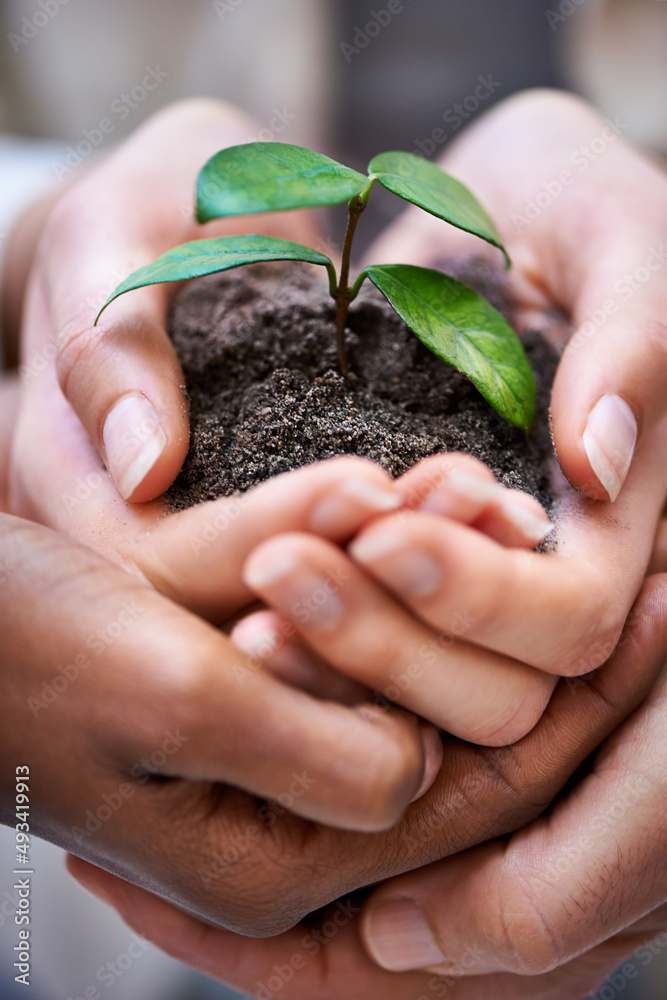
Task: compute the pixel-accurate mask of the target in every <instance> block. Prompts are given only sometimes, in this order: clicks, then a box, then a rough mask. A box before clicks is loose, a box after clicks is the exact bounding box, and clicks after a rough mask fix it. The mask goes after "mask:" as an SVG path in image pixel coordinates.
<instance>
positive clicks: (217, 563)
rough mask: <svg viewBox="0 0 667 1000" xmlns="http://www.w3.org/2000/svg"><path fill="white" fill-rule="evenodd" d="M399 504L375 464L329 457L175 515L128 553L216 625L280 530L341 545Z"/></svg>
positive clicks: (246, 597) (244, 595) (241, 596)
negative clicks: (254, 559)
mask: <svg viewBox="0 0 667 1000" xmlns="http://www.w3.org/2000/svg"><path fill="white" fill-rule="evenodd" d="M400 502H401V501H400V496H399V494H398V492H397V490H396V488H395V487H394V485H393V483H392V480H391V478H390V476H389V474H388V473H387V472H385V471H384V470H383V469H381V468H380V466H379V465H376V464H375V463H373V462H369V461H368V460H366V459H362V458H356V457H347V456H345V457H340V458H333V459H329V460H328V461H325V462H318V463H317V465H315V466H310V467H307V468H304V469H297V470H295V471H294V472H288V473H285V474H283V475H281V476H276V477H275V478H274V479H271V480H269V481H268V482H267V483H264V484H263V485H262V486H259V487H256V488H255V489H253V490H251V491H250V492H248V493H246V494H244V495H243V496H240V497H239V496H235V497H226V498H224V499H221V500H215V501H213V502H211V503H206V504H200V505H199V506H197V507H193V508H190V509H189V510H186V511H182V512H180V513H178V514H175V515H174V516H172V517H169V518H167V519H165V520H164V521H163V522H162V523H161V524H159V525H158V526H157V527H156V528H155V529H154V530H153V531H152V532H151V533H150V534H148V535H141V536H140V537H139V538H137V539H135V540H134V542H133V546H132V547H128V548H127V550H126V555H127V558H128V560H131V561H133V562H134V563H135V564H136V565H137V566H138V567H139V568H140V569H141V571H142V572H143V573H144V574H146V575H147V576H148V577H149V579H150V580H151V581H152V582H153V584H154V585H155V586H156V587H158V589H159V590H161V591H162V592H163V593H165V594H168V595H169V596H170V597H173V598H174V599H175V600H177V601H178V602H179V603H180V604H184V605H185V606H186V607H188V608H190V609H191V610H193V611H195V612H196V613H197V614H199V615H203V616H204V617H206V618H209V619H210V620H212V621H217V622H220V621H224V620H225V619H226V618H227V617H229V615H231V614H232V613H234V612H235V611H237V610H238V608H240V607H242V606H243V605H245V604H247V603H248V602H249V601H250V600H251V598H252V594H251V591H250V590H249V589H248V587H247V586H246V585H245V584H244V583H243V580H242V576H241V570H242V568H243V564H244V562H245V560H246V559H247V557H248V556H249V554H250V552H251V551H252V549H253V548H255V546H257V545H258V544H259V543H260V542H262V541H264V540H265V539H267V538H270V537H271V536H272V535H275V534H280V533H281V532H285V531H309V532H313V533H315V534H320V535H323V536H324V537H326V538H330V539H331V540H332V541H336V542H344V541H347V540H348V539H349V538H351V537H352V535H353V534H354V533H355V532H356V531H357V530H358V529H359V528H360V527H361V525H362V524H365V523H366V522H368V521H371V520H372V519H373V518H375V517H377V516H378V515H380V514H383V513H386V512H387V511H389V510H395V509H396V508H397V507H398V506H399V504H400Z"/></svg>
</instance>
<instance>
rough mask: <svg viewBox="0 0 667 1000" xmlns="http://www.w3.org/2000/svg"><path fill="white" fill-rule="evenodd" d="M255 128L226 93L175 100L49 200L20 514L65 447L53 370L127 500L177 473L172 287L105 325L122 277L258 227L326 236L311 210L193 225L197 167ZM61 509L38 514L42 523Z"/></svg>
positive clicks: (182, 442) (26, 394)
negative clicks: (40, 403) (192, 243)
mask: <svg viewBox="0 0 667 1000" xmlns="http://www.w3.org/2000/svg"><path fill="white" fill-rule="evenodd" d="M256 131H257V126H256V124H255V123H254V122H253V121H252V119H250V118H249V117H248V116H246V115H245V114H244V113H242V112H241V111H238V110H236V109H234V108H232V107H231V106H229V105H226V104H224V103H223V102H220V101H215V100H204V99H199V100H190V101H184V102H182V103H180V104H175V105H172V106H170V107H168V108H167V109H165V110H163V111H161V112H160V113H158V114H157V115H155V116H154V117H153V118H151V119H150V120H149V121H148V122H147V123H146V124H145V125H143V126H142V127H140V128H139V129H137V131H136V132H135V133H134V134H133V135H132V136H131V137H130V138H129V139H127V140H126V141H125V142H123V143H122V144H121V145H120V146H119V147H118V149H116V150H115V151H114V152H113V153H112V154H110V155H109V156H108V157H106V158H105V159H103V160H102V161H101V162H100V163H99V164H98V165H97V166H95V167H94V168H92V169H90V170H88V171H87V172H86V173H85V175H84V176H82V177H81V179H80V180H77V181H74V182H73V183H72V184H71V186H70V187H69V189H68V190H67V191H65V192H64V193H63V194H62V196H61V197H60V198H58V199H57V200H56V203H55V207H53V208H51V210H50V213H49V214H48V217H47V220H46V223H45V225H44V228H43V231H42V232H41V238H40V240H39V245H38V249H37V252H36V254H35V257H34V262H33V265H32V269H31V273H30V274H29V277H28V279H27V296H26V300H25V306H24V309H23V313H24V316H23V329H22V333H21V366H22V372H23V402H22V413H21V417H20V420H19V427H18V440H17V445H16V449H15V456H17V460H16V462H15V471H14V504H15V510H16V512H17V513H18V514H20V515H24V516H30V517H33V516H36V515H37V514H38V513H40V511H39V508H40V507H42V508H43V507H47V508H48V506H49V502H50V501H51V500H52V497H51V496H50V495H49V493H48V492H47V493H46V495H45V494H44V493H43V491H42V490H41V484H40V483H38V482H36V478H37V476H36V474H33V471H34V470H33V466H34V465H36V464H39V462H40V460H41V459H42V457H43V456H44V453H45V451H46V450H47V449H51V448H53V449H54V458H55V459H56V460H57V459H58V457H59V456H62V455H63V454H65V452H66V448H67V446H68V444H69V443H70V442H69V438H68V433H67V428H66V427H65V428H62V427H61V424H60V413H58V412H56V408H53V409H52V408H51V407H49V406H47V407H40V408H38V407H36V405H35V401H36V399H37V398H38V397H39V396H40V395H41V393H42V386H43V385H44V384H45V379H46V380H48V379H49V378H50V379H57V384H58V385H59V386H60V389H61V390H62V392H63V394H64V396H65V398H66V399H67V401H68V402H69V404H70V405H71V407H72V409H73V411H74V413H76V415H77V416H78V417H79V419H80V421H81V423H82V424H83V427H84V428H85V431H86V432H87V435H88V437H89V439H90V441H91V442H92V444H93V446H94V448H95V449H96V450H97V451H98V452H99V454H100V455H101V456H102V457H103V458H104V461H105V463H106V467H107V469H108V470H109V471H110V473H111V475H112V477H113V480H114V482H115V485H116V487H117V488H118V491H119V492H120V494H121V495H122V497H124V498H125V499H132V500H134V501H148V500H151V499H153V498H155V497H157V496H159V495H160V494H161V493H162V492H163V491H164V490H165V489H166V488H167V487H168V486H169V485H170V484H171V482H172V481H173V479H174V478H175V477H176V475H177V473H178V472H179V470H180V467H181V464H182V462H183V459H184V457H185V454H186V451H187V447H188V412H187V404H186V401H185V397H184V394H183V374H182V372H181V369H180V365H179V363H178V360H177V358H176V354H175V351H174V348H173V345H172V344H171V341H170V340H169V338H168V337H167V334H166V332H165V317H166V311H167V306H168V301H169V297H170V294H171V292H172V291H173V287H171V286H170V287H166V286H159V287H158V286H152V287H151V288H147V289H142V290H139V291H136V292H135V293H133V295H132V296H130V297H128V298H127V299H126V300H123V299H121V300H119V301H118V302H117V303H115V304H114V307H113V309H111V310H108V311H106V312H105V313H104V314H103V316H102V317H101V319H100V322H99V323H98V325H97V326H96V327H93V321H94V319H95V316H96V314H97V312H98V311H99V309H100V308H101V306H102V304H103V303H104V301H105V299H106V298H107V296H108V295H109V294H110V292H111V291H112V290H113V288H114V287H115V286H116V285H117V284H118V283H119V282H120V281H121V280H122V279H123V278H125V277H127V275H128V274H129V273H130V272H132V271H133V270H135V269H136V268H138V267H141V266H142V265H143V264H147V263H149V262H150V261H152V260H154V259H155V257H156V256H158V255H159V254H160V253H163V252H164V251H165V250H167V249H169V248H171V247H173V246H175V245H177V244H179V243H182V242H185V241H186V240H188V239H196V238H203V237H204V236H218V235H222V234H224V233H226V232H256V231H259V232H264V233H267V234H268V235H280V236H288V237H289V238H291V239H294V240H296V241H301V242H306V243H312V240H313V239H315V240H316V239H317V231H316V228H315V226H314V223H313V221H312V216H311V215H310V214H309V213H304V212H293V213H291V214H290V215H289V216H288V217H287V216H285V214H284V213H282V214H280V213H278V214H275V215H271V216H263V217H257V216H253V217H249V218H246V219H244V220H238V219H234V220H233V222H232V223H231V229H230V225H229V224H225V223H224V222H215V223H212V224H209V225H208V226H206V227H205V228H204V227H202V226H198V225H196V223H195V221H194V215H193V213H194V188H195V180H196V176H197V171H198V170H199V168H200V167H201V166H202V165H203V164H204V162H205V161H206V160H207V159H208V158H209V157H210V156H212V155H213V153H214V152H216V151H217V150H218V149H220V148H222V147H224V146H230V145H234V144H236V143H242V142H247V141H249V139H250V138H251V137H252V135H253V133H254V132H256ZM51 201H53V196H52V198H51ZM29 257H30V255H29V254H28V253H27V251H26V252H24V253H23V254H22V258H26V259H29ZM15 284H17V285H18V284H20V281H19V278H18V277H17V278H16V279H15ZM3 291H4V289H3ZM10 291H11V289H8V290H7V293H8V294H9V292H10ZM13 311H14V312H17V311H18V310H17V309H14V310H13ZM51 398H53V394H52V393H51V394H50V399H51ZM36 409H39V411H40V412H39V414H38V415H36V414H35V410H36ZM40 494H41V495H40ZM54 517H55V514H54V513H53V512H51V516H50V517H48V518H47V517H45V516H44V511H41V516H39V517H38V518H37V519H38V520H41V521H43V522H45V523H51V522H52V521H53V519H54Z"/></svg>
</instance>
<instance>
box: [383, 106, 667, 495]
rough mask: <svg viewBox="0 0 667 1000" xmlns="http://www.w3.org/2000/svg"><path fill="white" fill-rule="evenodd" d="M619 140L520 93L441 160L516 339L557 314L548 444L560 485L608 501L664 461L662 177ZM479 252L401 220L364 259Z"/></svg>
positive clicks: (464, 238)
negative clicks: (498, 280)
mask: <svg viewBox="0 0 667 1000" xmlns="http://www.w3.org/2000/svg"><path fill="white" fill-rule="evenodd" d="M623 128H624V126H623V123H622V122H620V121H619V122H617V123H613V122H609V121H607V120H606V119H603V118H601V117H600V115H599V114H598V113H597V112H596V111H595V110H594V109H593V108H591V107H590V106H589V105H587V104H586V103H585V102H584V101H582V100H581V99H579V98H576V97H573V96H572V95H568V94H564V93H561V92H557V91H548V90H536V91H528V92H526V93H524V94H519V95H518V96H515V97H513V98H510V99H509V100H507V101H503V102H502V103H501V104H500V105H498V106H497V107H496V108H493V109H492V110H491V111H490V112H488V113H487V114H485V115H483V116H482V117H481V118H480V119H479V120H478V121H477V122H476V123H475V124H474V125H473V126H472V127H470V128H469V129H466V131H465V133H464V134H463V136H462V137H461V138H460V139H459V140H458V141H457V142H456V143H455V144H454V145H453V147H452V149H451V151H450V152H449V153H448V154H447V155H445V156H444V157H443V158H442V160H441V164H442V166H443V168H444V169H445V170H449V171H451V172H452V173H453V174H454V175H455V176H458V177H460V178H461V179H462V180H463V181H464V182H465V183H467V184H469V185H470V187H471V189H472V190H473V191H474V192H475V193H476V194H478V196H479V197H480V198H481V200H482V202H483V203H484V205H485V207H487V208H488V210H489V212H490V214H491V216H492V217H493V219H494V221H495V222H496V223H497V225H498V228H499V230H500V234H501V237H502V239H503V241H504V242H505V244H506V246H507V248H508V250H509V252H510V256H511V257H512V260H513V262H514V267H513V268H512V270H511V271H510V272H509V275H508V278H509V283H508V285H509V292H510V297H511V299H512V301H513V304H514V306H515V309H516V313H517V320H518V322H519V325H520V327H522V328H525V327H527V326H528V325H531V326H535V327H537V328H538V329H543V330H544V329H546V330H547V331H549V330H551V329H552V328H553V325H554V324H553V318H554V315H555V314H557V311H559V310H560V311H561V312H562V313H564V314H565V317H566V319H567V321H568V322H569V324H570V326H569V328H567V337H566V339H567V345H566V347H565V352H564V355H563V358H562V360H561V363H560V366H559V369H558V373H557V376H556V382H555V385H554V392H553V399H552V416H553V433H554V438H555V443H556V450H557V452H558V459H559V462H560V464H561V466H562V468H563V471H564V472H565V475H566V476H567V478H568V479H569V481H570V482H571V483H572V484H573V485H574V486H576V487H577V489H580V490H581V491H582V492H583V493H584V494H585V495H586V496H589V497H592V498H594V499H598V500H609V499H611V500H615V499H616V497H617V496H618V495H619V493H620V491H621V489H622V487H623V485H624V483H625V482H626V477H628V475H629V473H630V480H632V478H635V479H636V477H637V476H640V477H641V476H644V478H646V476H647V474H648V471H649V469H648V468H647V466H646V463H645V458H646V453H647V452H648V453H649V454H650V453H656V452H657V453H658V454H662V455H664V453H665V451H664V448H665V427H664V425H665V417H666V415H667V397H666V396H665V392H664V385H665V378H666V376H667V330H666V329H665V324H664V314H665V308H666V303H667V248H665V246H664V218H665V214H666V213H667V176H666V175H665V172H664V170H661V169H660V167H659V166H658V165H656V164H654V163H652V162H651V161H650V160H649V159H648V158H647V157H645V156H643V155H642V154H641V153H640V152H638V151H637V150H635V149H633V148H632V147H631V146H629V145H628V144H627V143H626V142H625V141H624V140H623V138H622V135H621V133H622V131H623ZM489 157H491V158H492V164H491V165H490V162H489ZM479 252H480V251H479V240H475V239H474V238H472V237H470V236H468V235H466V234H463V233H460V232H454V231H448V228H447V227H446V226H443V225H442V223H441V222H439V221H438V220H435V219H433V218H432V217H428V216H425V215H424V213H420V212H419V211H418V210H413V209H410V210H408V211H407V212H405V213H403V215H402V216H400V217H399V219H398V221H397V222H396V223H395V224H394V225H393V226H392V227H390V228H389V229H388V230H386V231H385V233H384V234H383V235H382V237H381V238H380V240H379V241H378V243H377V244H376V245H375V246H374V247H373V248H372V249H371V251H370V256H371V257H372V258H373V259H375V258H377V259H378V260H379V259H382V260H383V261H384V260H386V259H390V260H393V259H397V258H398V257H399V256H400V258H401V259H402V260H405V259H409V260H410V261H411V262H412V263H432V262H433V261H437V260H440V261H442V260H443V258H444V257H446V256H450V255H452V254H453V253H457V254H463V255H465V256H468V255H470V254H471V253H479ZM482 252H485V253H486V256H487V257H488V258H489V259H491V260H494V261H497V260H498V254H497V251H491V250H487V251H482ZM494 254H495V256H493V255H494ZM570 333H571V336H570ZM635 437H636V442H635ZM633 456H636V458H635V460H634V462H633ZM637 465H639V469H636V468H635V466H637ZM664 465H665V463H664V462H663V463H662V472H663V474H662V476H661V478H660V482H661V485H663V486H664V483H665V476H664ZM663 495H664V494H663Z"/></svg>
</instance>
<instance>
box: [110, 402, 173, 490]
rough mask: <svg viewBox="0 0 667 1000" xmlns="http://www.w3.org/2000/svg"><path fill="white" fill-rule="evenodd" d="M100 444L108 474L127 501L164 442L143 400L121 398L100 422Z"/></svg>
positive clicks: (164, 444) (163, 436)
mask: <svg viewBox="0 0 667 1000" xmlns="http://www.w3.org/2000/svg"><path fill="white" fill-rule="evenodd" d="M102 440H103V442H104V450H105V451H106V459H107V465H108V468H109V471H110V472H111V475H112V476H113V478H114V482H115V483H116V486H117V487H118V492H119V493H120V495H121V496H122V497H123V499H124V500H128V499H129V498H130V497H131V496H132V494H133V493H134V491H135V490H136V488H137V486H139V485H140V483H142V482H143V481H144V479H145V478H146V476H147V475H148V473H149V472H150V470H151V469H152V468H153V466H154V465H155V463H156V462H157V460H158V458H159V457H160V455H161V454H162V452H163V451H164V449H165V447H166V444H167V438H166V435H165V433H164V431H163V430H162V428H161V426H160V421H159V420H158V417H157V413H156V412H155V410H154V409H153V406H152V405H151V403H150V402H149V401H148V400H147V399H146V397H145V396H142V395H139V394H138V393H132V394H131V395H129V396H123V398H122V399H120V400H119V401H118V402H117V403H116V405H115V406H114V407H113V409H112V410H111V411H110V413H109V415H108V416H107V418H106V420H105V422H104V430H103V431H102Z"/></svg>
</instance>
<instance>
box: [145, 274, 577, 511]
mask: <svg viewBox="0 0 667 1000" xmlns="http://www.w3.org/2000/svg"><path fill="white" fill-rule="evenodd" d="M438 266H439V267H441V269H442V270H445V271H447V273H449V274H452V275H453V276H455V277H457V278H459V280H462V281H464V282H465V283H466V284H468V285H471V286H472V287H474V288H475V289H476V290H477V291H479V292H481V293H482V294H484V295H486V297H487V298H488V299H490V300H491V302H492V303H493V304H494V305H495V306H496V308H498V309H500V311H501V312H503V313H504V314H505V316H506V317H507V318H508V319H510V320H511V317H510V315H509V308H508V303H507V301H506V298H505V293H504V289H503V278H502V272H499V271H495V270H492V269H491V268H490V267H489V266H488V265H487V264H485V263H483V262H481V261H472V262H468V263H467V264H466V265H465V266H462V265H461V263H460V262H459V263H456V262H454V263H453V262H452V261H446V262H441V263H440V264H439V265H438ZM169 333H170V336H171V338H172V340H173V342H174V344H175V347H176V350H177V353H178V356H179V358H180V361H181V364H182V365H183V370H184V372H185V378H186V388H187V394H188V397H189V403H190V422H191V440H190V450H189V453H188V456H187V458H186V461H185V464H184V466H183V470H182V472H181V474H180V475H179V477H178V479H177V480H176V481H175V483H174V484H173V486H172V487H171V489H170V490H169V491H168V493H167V494H166V496H165V499H166V502H167V506H168V508H169V509H170V510H172V511H174V510H180V509H183V508H185V507H190V506H193V505H194V504H196V503H200V502H201V501H204V500H212V499H215V498H217V497H220V496H228V495H230V494H233V493H242V492H244V491H246V490H249V489H251V488H252V487H253V486H255V485H257V484H258V483H260V482H262V481H264V480H265V479H268V478H269V477H271V476H274V475H277V474H278V473H281V472H286V471H288V470H289V469H293V468H296V467H298V466H302V465H307V464H309V463H311V462H315V461H317V460H319V459H324V458H330V457H332V456H334V455H339V454H356V455H364V456H366V457H367V458H371V459H374V460H375V461H377V462H379V463H380V464H381V465H383V466H384V467H385V468H386V469H388V470H389V472H390V473H391V474H392V475H394V476H397V475H400V474H401V473H402V472H405V471H406V470H407V469H408V468H409V467H410V466H411V465H413V464H414V463H415V462H416V461H418V460H419V459H421V458H424V457H425V456H427V455H430V454H433V453H434V452H439V451H449V450H455V451H466V452H469V453H470V454H472V455H476V456H477V457H478V458H481V459H482V460H483V461H484V462H486V463H487V464H488V465H489V466H490V468H491V469H492V470H493V472H494V473H495V474H496V476H497V477H498V479H499V480H500V481H501V482H502V483H504V484H505V485H507V486H511V487H516V488H519V489H522V490H526V491H527V492H529V493H531V494H533V495H534V496H536V497H537V498H538V499H539V500H540V502H541V503H542V504H543V505H544V506H545V508H546V509H547V510H550V509H551V506H552V503H553V496H552V494H551V492H550V489H549V464H550V460H551V456H552V454H553V449H552V445H551V440H550V435H549V428H548V413H547V411H548V402H549V392H550V388H551V382H552V380H553V376H554V372H555V368H556V364H557V361H558V358H557V355H556V353H555V351H554V350H553V348H552V347H550V346H549V344H548V343H547V342H546V341H545V340H544V339H543V338H542V336H541V335H540V334H539V333H538V332H536V331H529V332H527V333H526V334H525V336H522V339H523V341H524V346H525V349H526V353H527V355H528V358H529V361H530V363H531V365H532V367H533V370H534V372H535V377H536V382H537V388H538V405H537V415H536V419H535V425H534V428H533V430H532V432H531V433H530V435H529V436H528V437H527V438H526V435H525V434H524V433H523V432H522V431H520V430H518V429H517V428H514V427H511V426H510V425H509V424H507V423H506V422H505V421H504V420H502V419H501V418H500V417H498V416H497V415H496V414H495V413H494V411H493V410H492V409H491V407H490V406H489V405H488V403H487V402H486V401H485V400H484V399H483V398H482V396H481V395H480V394H479V392H478V391H477V390H476V389H475V387H474V386H473V385H472V383H471V382H470V381H469V380H468V379H467V378H466V377H465V376H463V375H461V374H460V373H459V372H457V371H455V370H454V369H452V368H450V367H448V366H447V365H445V364H443V363H442V362H441V361H439V360H438V359H437V358H436V357H435V356H434V355H433V354H431V352H430V351H428V350H427V349H426V348H425V347H424V346H423V345H422V344H421V343H420V342H419V341H418V340H417V338H416V337H415V336H414V334H413V333H411V331H410V330H409V329H408V328H407V327H406V326H405V324H404V323H403V321H402V320H401V319H400V318H399V317H398V316H397V315H396V313H395V312H394V311H393V309H392V308H391V307H390V306H389V304H388V303H387V302H386V300H385V299H384V298H383V297H382V295H381V294H380V293H379V292H378V291H377V290H376V289H375V288H374V287H372V286H370V283H369V282H366V285H365V286H364V287H363V289H362V292H361V294H360V295H359V297H358V299H357V300H355V302H354V303H353V304H352V306H351V307H350V311H349V317H348V331H347V350H348V358H349V361H350V366H351V369H352V374H351V376H350V377H349V380H348V382H347V383H346V381H345V380H344V379H343V377H342V376H341V375H340V373H339V371H338V368H337V363H336V337H335V328H334V306H333V301H332V300H331V298H330V297H329V294H328V286H327V284H326V282H325V281H324V280H322V279H321V278H320V277H319V276H318V275H313V273H312V272H311V271H310V270H309V269H307V268H305V267H302V266H300V265H294V264H291V263H290V264H277V265H270V266H267V265H253V266H250V267H243V268H238V269H236V270H234V271H228V272H226V273H224V274H217V275H211V276H209V277H206V278H200V279H197V280H196V281H191V282H188V283H187V284H186V285H184V286H183V288H182V289H181V290H180V291H179V293H178V294H177V296H176V297H175V300H174V303H173V306H172V310H171V314H170V320H169Z"/></svg>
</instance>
